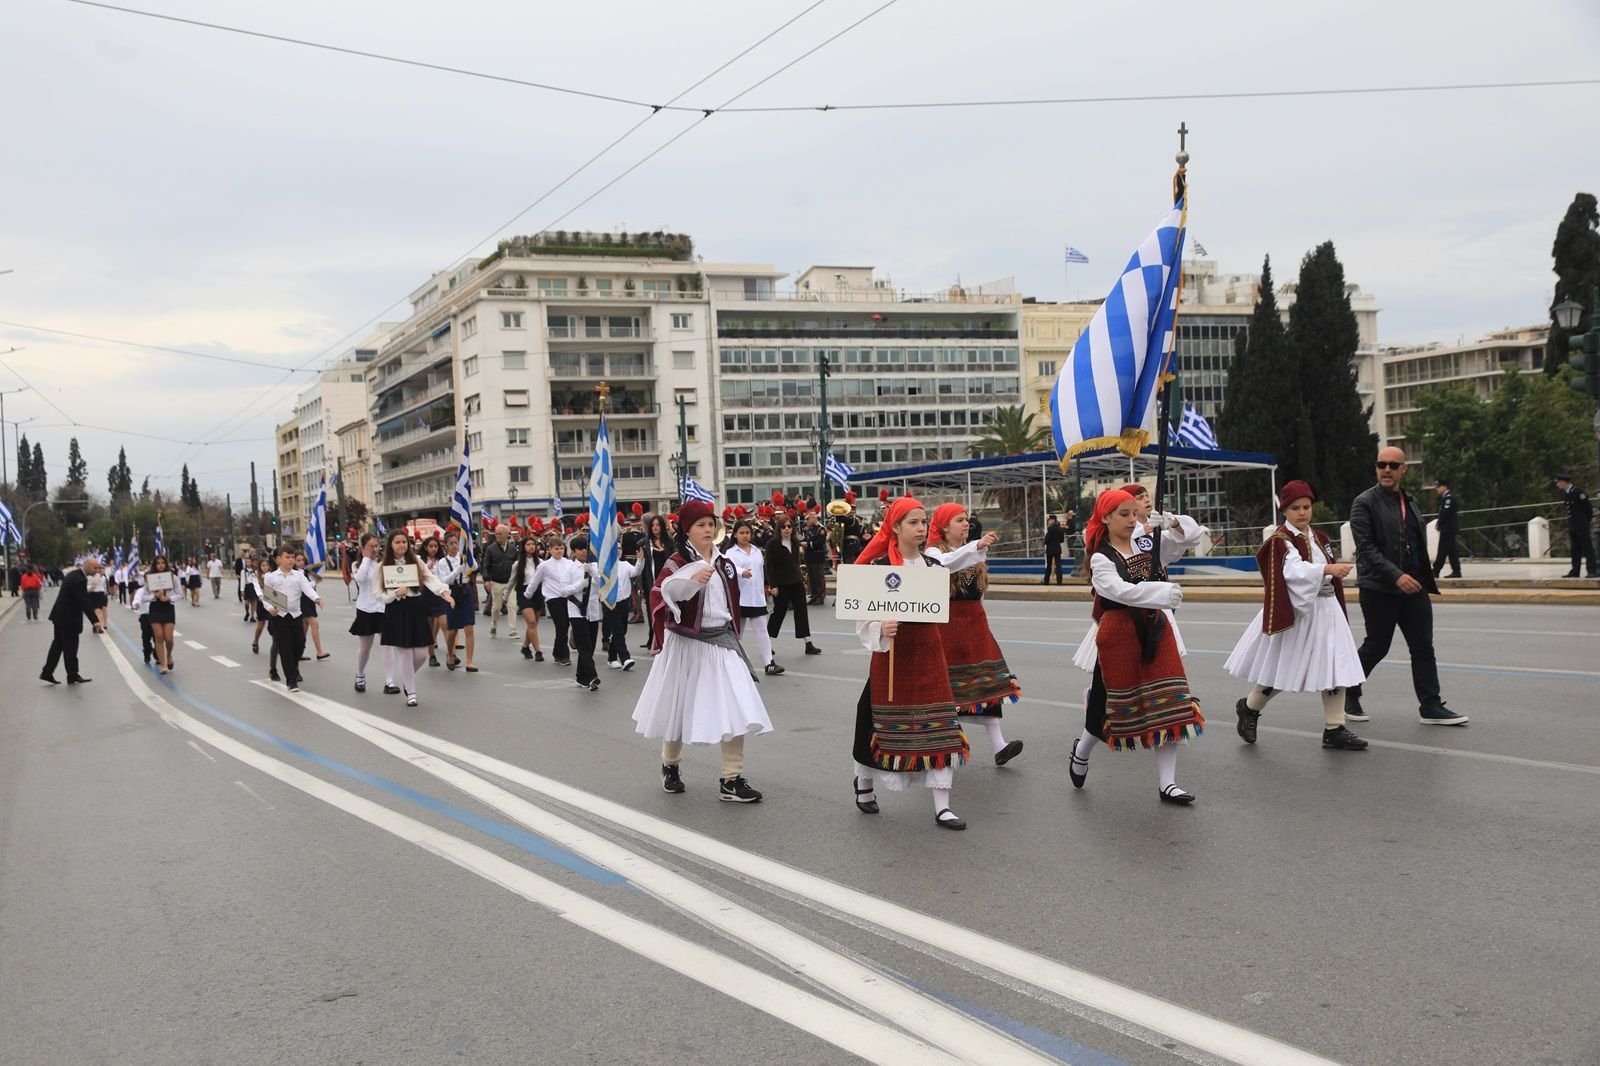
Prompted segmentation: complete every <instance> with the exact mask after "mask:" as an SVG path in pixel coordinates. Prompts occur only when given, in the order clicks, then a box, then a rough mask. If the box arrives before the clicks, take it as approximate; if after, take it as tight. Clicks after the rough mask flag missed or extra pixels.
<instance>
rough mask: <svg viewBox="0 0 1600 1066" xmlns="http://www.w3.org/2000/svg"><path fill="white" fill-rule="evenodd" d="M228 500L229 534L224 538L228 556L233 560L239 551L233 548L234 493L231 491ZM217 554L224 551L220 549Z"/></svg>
mask: <svg viewBox="0 0 1600 1066" xmlns="http://www.w3.org/2000/svg"><path fill="white" fill-rule="evenodd" d="M227 500H228V525H227V526H226V529H227V534H228V535H227V537H225V538H224V540H225V541H226V543H227V545H228V558H229V559H230V560H231V559H232V558H233V557H234V556H235V555H237V554H239V553H238V552H236V551H234V550H233V493H231V492H230V493H228V494H227ZM217 554H218V555H221V554H222V553H221V552H220V551H219V552H218V553H217Z"/></svg>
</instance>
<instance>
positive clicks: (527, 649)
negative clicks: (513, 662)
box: [522, 644, 533, 659]
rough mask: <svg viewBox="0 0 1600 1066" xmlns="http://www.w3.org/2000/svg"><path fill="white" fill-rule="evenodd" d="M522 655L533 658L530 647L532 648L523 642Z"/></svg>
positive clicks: (525, 657)
mask: <svg viewBox="0 0 1600 1066" xmlns="http://www.w3.org/2000/svg"><path fill="white" fill-rule="evenodd" d="M522 657H523V658H524V659H531V658H533V649H532V648H530V647H528V646H527V645H526V644H524V645H523V646H522Z"/></svg>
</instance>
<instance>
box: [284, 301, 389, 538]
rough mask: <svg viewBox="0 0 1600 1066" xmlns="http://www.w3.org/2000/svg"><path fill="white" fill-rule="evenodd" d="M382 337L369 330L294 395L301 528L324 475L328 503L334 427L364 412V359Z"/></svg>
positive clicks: (336, 462) (335, 459)
mask: <svg viewBox="0 0 1600 1066" xmlns="http://www.w3.org/2000/svg"><path fill="white" fill-rule="evenodd" d="M382 339H383V334H382V333H381V332H379V333H373V334H371V335H369V336H368V337H366V338H365V339H364V340H362V341H361V343H359V344H357V345H356V346H355V347H353V348H350V349H349V350H347V351H345V352H344V353H343V354H341V355H339V356H338V357H337V358H335V359H334V360H333V361H332V362H330V363H329V364H328V365H327V366H326V367H324V368H323V370H322V371H321V372H320V373H319V374H318V375H317V380H316V381H313V382H312V383H311V384H309V385H307V386H306V387H305V389H304V390H302V391H301V393H300V395H299V397H298V398H297V399H296V400H295V420H296V422H297V423H298V425H299V430H300V432H299V441H300V486H301V488H302V491H301V493H300V505H301V508H302V510H301V511H300V512H299V516H298V517H299V523H298V527H297V528H299V529H301V530H304V529H306V528H308V526H309V523H310V519H311V508H312V507H313V506H315V504H316V500H317V492H318V490H319V489H320V488H321V486H322V481H323V479H324V478H327V480H328V493H329V496H328V499H329V506H330V507H331V506H332V501H333V498H334V495H333V494H334V492H335V491H336V490H335V487H334V479H335V478H336V477H337V476H338V475H339V474H340V472H341V470H342V465H341V462H340V459H341V456H340V447H339V440H338V436H337V434H338V430H339V429H340V428H341V427H344V426H347V425H349V423H350V422H351V421H353V420H355V419H359V418H361V417H362V416H363V415H364V414H365V411H366V405H367V404H366V400H367V385H366V372H367V364H369V363H370V362H372V360H373V359H374V358H376V357H377V354H378V351H377V346H378V345H379V344H380V343H381V342H382ZM347 491H348V489H347ZM364 502H367V503H370V502H371V501H364ZM330 514H331V511H330Z"/></svg>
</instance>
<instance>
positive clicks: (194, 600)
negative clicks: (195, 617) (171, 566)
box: [183, 555, 200, 607]
mask: <svg viewBox="0 0 1600 1066" xmlns="http://www.w3.org/2000/svg"><path fill="white" fill-rule="evenodd" d="M184 569H185V570H186V571H187V573H186V574H185V575H184V579H183V587H184V588H186V589H188V590H189V605H190V606H191V607H198V606H200V562H199V560H197V559H196V558H195V557H194V556H192V555H191V556H189V565H188V566H187V567H185V568H184Z"/></svg>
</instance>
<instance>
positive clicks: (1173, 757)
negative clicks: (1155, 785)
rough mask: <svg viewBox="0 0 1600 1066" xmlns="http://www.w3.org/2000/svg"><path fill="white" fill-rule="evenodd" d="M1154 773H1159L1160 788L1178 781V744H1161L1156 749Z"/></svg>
mask: <svg viewBox="0 0 1600 1066" xmlns="http://www.w3.org/2000/svg"><path fill="white" fill-rule="evenodd" d="M1156 773H1158V774H1160V775H1161V790H1162V791H1163V792H1165V791H1166V790H1167V786H1169V785H1176V784H1177V783H1178V745H1176V744H1163V745H1161V746H1160V747H1159V748H1157V749H1156Z"/></svg>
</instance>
